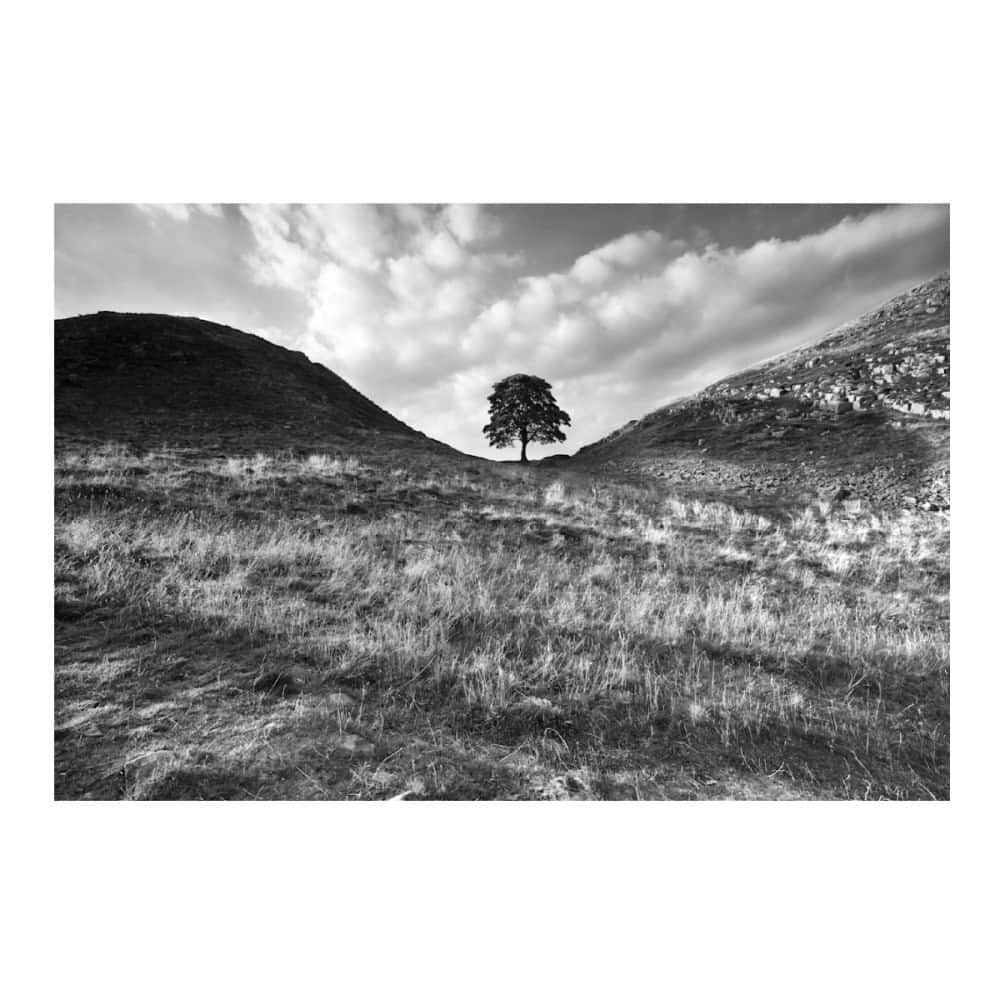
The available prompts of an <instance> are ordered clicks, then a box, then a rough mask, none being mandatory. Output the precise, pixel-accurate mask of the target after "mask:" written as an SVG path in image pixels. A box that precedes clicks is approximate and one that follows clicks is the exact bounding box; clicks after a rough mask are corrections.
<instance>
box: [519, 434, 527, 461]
mask: <svg viewBox="0 0 1000 1000" xmlns="http://www.w3.org/2000/svg"><path fill="white" fill-rule="evenodd" d="M521 461H522V462H527V461H528V435H527V434H525V433H524V431H521Z"/></svg>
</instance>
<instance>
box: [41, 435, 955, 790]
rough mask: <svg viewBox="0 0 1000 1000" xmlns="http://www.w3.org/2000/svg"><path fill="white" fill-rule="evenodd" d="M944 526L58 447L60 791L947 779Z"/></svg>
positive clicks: (442, 463) (624, 489)
mask: <svg viewBox="0 0 1000 1000" xmlns="http://www.w3.org/2000/svg"><path fill="white" fill-rule="evenodd" d="M948 579H949V576H948V525H947V519H946V518H945V517H942V516H940V515H937V514H930V513H925V512H922V511H914V512H911V511H905V510H904V511H900V512H898V513H894V514H891V515H889V514H885V515H884V514H875V513H865V514H859V515H854V514H850V513H848V512H846V511H841V510H826V511H824V510H817V509H816V508H815V506H813V507H805V508H795V507H792V506H790V507H789V509H787V510H785V511H783V512H781V513H778V514H774V515H763V514H760V513H755V512H752V511H747V510H745V509H740V508H737V507H734V506H732V505H730V504H726V503H721V502H702V501H700V500H692V499H687V498H684V497H681V496H678V495H677V494H676V492H674V491H672V490H669V489H666V488H664V487H663V485H662V484H661V483H657V482H649V481H647V482H645V483H642V484H628V483H622V482H616V481H615V480H613V479H600V478H594V477H592V476H590V475H586V474H574V472H573V471H572V470H570V469H563V468H559V469H556V468H548V467H545V466H540V465H535V464H532V465H529V466H527V467H521V466H519V465H516V464H515V465H501V464H498V463H486V462H469V463H467V464H466V465H464V466H463V465H462V464H460V463H458V462H456V461H454V460H453V459H451V458H448V457H441V458H440V459H435V457H434V456H424V457H423V460H422V461H421V462H420V463H415V462H413V461H412V460H411V459H410V454H409V453H405V452H404V453H400V454H399V455H397V456H391V455H388V454H387V453H385V452H382V451H378V452H368V453H365V454H362V455H360V456H355V455H351V454H349V453H346V452H340V453H327V452H320V453H315V454H312V455H301V454H296V453H292V452H269V453H261V454H253V453H251V454H242V455H236V454H234V455H232V456H230V457H228V458H226V457H223V458H219V457H215V456H206V455H204V454H199V453H197V452H194V451H190V450H175V451H167V450H157V451H135V450H130V449H126V448H98V449H95V448H93V447H75V446H66V447H63V448H61V449H60V450H59V452H58V454H57V461H56V529H55V713H56V718H55V725H56V732H55V794H56V796H57V797H58V798H72V799H78V798H101V799H108V798H111V799H114V798H154V799H155V798H160V799H163V798H166V799H178V798H183V799H213V798H214V799H217V798H226V799H262V798H263V799H274V798H282V799H302V798H317V799H319V798H333V799H386V798H393V797H397V796H406V797H408V798H412V799H422V798H431V799H440V798H453V799H454V798H460V799H495V798H504V799H552V798H584V799H608V798H625V799H637V798H642V799H647V798H655V799H665V798H683V799H690V798H757V799H773V798H804V799H815V798H905V799H911V798H946V797H948V795H949V730H950V724H949V704H948V699H949V694H948V692H949V671H948V586H949V584H948Z"/></svg>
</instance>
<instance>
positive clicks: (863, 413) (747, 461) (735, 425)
mask: <svg viewBox="0 0 1000 1000" xmlns="http://www.w3.org/2000/svg"><path fill="white" fill-rule="evenodd" d="M949 307H950V281H949V276H948V275H947V274H944V275H941V276H939V277H937V278H935V279H933V280H931V281H928V282H925V283H923V284H921V285H918V286H917V287H915V288H913V289H911V290H910V291H908V292H906V293H904V294H903V295H900V296H897V297H896V298H894V299H892V300H891V301H889V302H887V303H885V304H884V305H882V306H881V307H879V308H877V309H875V310H874V311H872V312H870V313H867V314H866V315H864V316H862V317H860V318H859V319H858V320H856V321H855V322H853V323H849V324H846V325H845V326H842V327H840V328H838V329H837V330H834V331H832V332H831V333H830V334H829V335H828V336H826V337H824V338H823V339H821V340H820V341H819V342H818V343H816V344H813V345H811V346H809V347H806V348H803V349H800V350H796V351H792V352H789V353H788V354H785V355H782V356H781V357H778V358H775V359H772V360H771V361H768V362H766V363H764V364H761V365H758V366H756V367H754V368H751V369H747V370H746V371H743V372H740V373H739V374H737V375H733V376H730V377H728V378H726V379H724V380H722V381H721V382H717V383H715V384H714V385H711V386H709V387H708V388H706V389H704V390H703V391H702V392H700V393H698V394H697V395H695V396H693V397H690V398H687V399H684V400H680V401H678V402H676V403H672V404H670V405H668V406H665V407H663V408H662V409H659V410H656V411H654V412H653V413H650V414H648V415H647V416H645V417H643V418H642V419H640V420H635V421H632V422H631V423H629V424H627V425H625V426H624V427H622V428H620V429H619V430H617V431H615V432H614V433H613V434H611V435H609V436H608V437H606V438H604V439H603V440H601V441H598V442H595V443H594V444H592V445H589V446H587V447H585V448H582V449H581V450H580V451H579V452H578V453H577V456H576V462H577V464H583V465H586V466H591V467H593V466H595V465H596V466H601V467H603V468H605V469H606V470H609V471H610V470H612V469H616V470H619V471H623V470H624V471H634V472H639V473H642V474H644V475H653V476H657V477H659V478H662V479H665V480H667V481H668V482H670V483H671V484H672V485H673V486H674V487H676V488H680V489H702V490H708V491H720V490H721V491H723V492H724V493H726V495H727V496H729V497H731V498H732V499H734V500H735V501H737V502H739V501H741V500H744V501H752V500H754V499H758V500H759V499H760V498H762V497H763V498H767V497H775V498H778V500H779V501H780V502H787V501H788V500H789V499H791V498H792V497H797V498H799V499H801V500H802V501H803V502H805V501H808V500H809V499H816V498H817V497H823V496H826V495H837V494H840V495H849V496H851V497H853V498H855V499H856V500H858V501H862V502H868V503H871V504H873V505H874V506H876V507H878V508H880V509H887V508H894V507H900V506H910V507H922V508H924V509H927V510H943V509H947V508H948V507H949V504H950V475H949V430H950V416H951V412H950V407H951V402H950V397H951V383H950V352H951V348H950V309H949Z"/></svg>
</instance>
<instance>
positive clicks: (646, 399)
mask: <svg viewBox="0 0 1000 1000" xmlns="http://www.w3.org/2000/svg"><path fill="white" fill-rule="evenodd" d="M241 211H242V213H243V217H244V218H245V219H246V221H247V224H248V225H249V227H250V229H251V232H252V234H253V238H254V247H253V250H252V251H251V253H250V254H248V256H247V258H246V261H247V264H248V266H249V267H250V269H251V272H252V273H253V276H254V280H255V281H257V282H259V283H262V284H269V283H271V284H276V285H281V286H283V287H288V288H294V289H297V290H298V291H299V292H301V293H302V295H303V296H304V297H305V299H306V301H307V302H308V307H309V317H308V320H307V323H306V328H305V331H304V333H303V335H302V338H301V339H300V342H299V344H298V346H299V347H300V349H302V350H305V351H306V353H308V354H310V356H311V357H314V359H315V360H318V361H321V362H322V363H324V364H327V365H329V366H330V367H331V368H333V370H335V371H336V372H338V374H340V375H342V376H343V377H345V378H347V379H348V380H349V381H351V382H352V383H354V384H355V385H357V386H358V388H359V389H361V391H363V392H365V393H366V394H368V395H370V396H373V397H374V398H375V399H376V400H377V401H378V402H379V403H380V405H383V406H385V407H386V408H388V409H390V410H392V411H393V412H396V413H398V414H399V415H400V416H401V417H403V419H406V420H408V421H409V422H410V423H412V424H413V425H414V426H416V427H417V428H419V429H420V430H423V431H425V432H426V433H429V434H432V435H434V436H438V437H441V438H443V439H444V440H447V441H448V442H449V443H452V444H454V445H456V446H458V447H461V448H464V449H467V450H474V451H478V452H480V453H484V452H485V446H484V444H483V442H482V440H481V439H480V437H479V435H478V431H479V428H480V427H481V426H482V424H483V422H484V419H485V405H486V404H485V397H486V395H487V394H488V391H489V386H490V384H491V383H492V382H494V381H496V380H497V379H499V378H502V377H504V376H505V375H508V374H510V373H511V372H514V371H528V372H532V373H535V374H540V375H542V376H543V377H546V378H548V379H549V380H550V381H551V382H552V383H553V386H554V388H555V390H556V395H557V398H558V399H559V400H560V403H561V405H563V406H564V408H566V409H568V410H569V411H570V413H571V414H572V415H573V417H574V420H573V429H572V434H571V436H570V440H569V441H568V442H567V444H566V445H564V446H562V447H563V448H566V449H570V450H574V449H575V448H577V447H579V446H580V445H582V444H586V443H587V442H588V441H590V440H593V439H594V438H596V437H599V436H601V435H603V434H605V433H607V432H608V431H610V430H612V429H613V428H614V427H616V426H619V425H620V424H621V423H623V422H624V421H625V420H627V419H629V418H630V417H635V416H640V415H642V414H643V413H645V412H648V410H650V409H653V408H655V407H657V406H659V405H662V404H663V403H665V402H667V401H669V400H670V399H671V398H675V397H677V396H679V395H683V394H686V393H689V392H692V391H695V390H696V389H698V388H700V387H701V386H703V385H705V384H707V383H708V382H710V381H713V380H714V379H717V378H721V377H723V376H725V375H727V374H729V373H731V372H732V371H735V370H737V369H739V368H741V367H745V366H746V365H748V364H751V363H754V362H755V361H758V360H760V359H761V358H763V357H767V356H770V355H773V354H775V353H777V352H779V351H781V350H786V349H789V348H791V347H793V346H797V345H798V344H801V343H805V342H807V341H809V340H811V339H815V338H816V337H818V336H820V335H821V334H823V333H824V332H826V331H827V330H829V329H831V328H833V327H834V326H836V325H838V324H839V323H841V322H843V321H845V320H847V319H850V318H852V317H853V316H855V315H857V314H858V313H859V312H862V311H864V310H865V309H867V308H869V307H871V306H872V305H874V304H875V303H876V302H878V301H879V300H881V299H883V298H887V297H889V296H890V295H892V294H894V293H896V292H897V291H899V290H901V289H902V288H903V287H906V285H908V284H913V283H915V282H917V281H919V280H921V279H922V278H925V277H928V276H930V275H931V274H933V273H936V272H937V271H940V270H942V269H944V268H945V267H947V265H948V232H949V212H948V208H947V206H919V205H918V206H896V207H891V208H887V209H883V210H880V211H872V212H869V213H868V214H865V215H862V216H855V217H847V218H844V219H842V220H841V221H839V222H837V223H836V224H834V225H832V226H829V227H828V228H826V229H824V230H822V231H820V232H815V233H812V234H809V235H806V236H802V237H800V238H798V239H784V240H782V239H767V240H762V241H759V242H756V243H754V244H752V245H749V246H730V247H722V246H718V245H716V244H715V243H713V242H711V239H710V234H707V233H705V234H701V237H700V238H699V239H698V241H696V242H695V243H693V244H684V243H682V242H680V241H678V240H676V239H671V238H670V234H668V233H666V232H657V231H654V230H652V229H641V230H637V231H634V232H627V233H624V234H622V235H621V236H619V237H618V238H616V239H613V240H611V241H610V242H605V243H603V244H601V245H599V246H596V247H595V248H593V249H592V250H590V251H588V252H586V253H584V254H582V255H578V256H576V258H575V259H572V260H570V261H568V262H567V264H566V267H565V269H564V270H559V271H554V272H550V273H542V274H532V273H518V271H519V270H522V269H523V262H524V257H523V256H521V255H519V254H518V253H513V252H512V250H513V249H520V248H511V247H504V246H503V245H502V244H500V243H498V240H499V237H500V235H501V234H502V227H501V225H500V220H499V218H498V217H496V216H495V215H494V213H493V212H491V211H489V210H487V209H484V208H481V207H479V206H469V205H450V206H445V207H443V208H437V207H430V206H288V205H283V206H282V205H279V206H245V207H244V208H243V209H242V210H241ZM702 237H703V238H702Z"/></svg>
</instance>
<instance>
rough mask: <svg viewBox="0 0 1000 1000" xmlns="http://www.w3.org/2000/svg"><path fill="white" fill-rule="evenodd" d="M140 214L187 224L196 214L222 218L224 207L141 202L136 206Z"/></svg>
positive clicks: (201, 204)
mask: <svg viewBox="0 0 1000 1000" xmlns="http://www.w3.org/2000/svg"><path fill="white" fill-rule="evenodd" d="M135 207H136V208H137V209H139V211H140V212H144V213H145V214H146V215H150V216H153V217H156V216H166V217H167V218H168V219H173V220H174V221H175V222H187V221H188V220H189V219H190V218H191V216H192V215H193V214H195V213H201V214H202V215H208V216H212V217H213V218H216V219H221V218H222V214H223V213H222V206H221V205H214V204H208V203H197V204H194V203H192V204H180V203H169V202H155V203H154V202H140V203H137V204H136V206H135Z"/></svg>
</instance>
